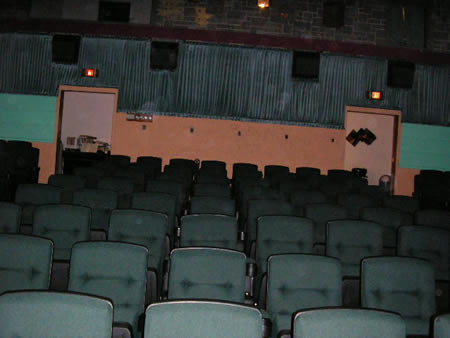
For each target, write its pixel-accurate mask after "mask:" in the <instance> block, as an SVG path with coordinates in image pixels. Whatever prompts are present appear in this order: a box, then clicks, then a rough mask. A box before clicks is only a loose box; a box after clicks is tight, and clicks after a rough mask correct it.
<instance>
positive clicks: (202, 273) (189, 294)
mask: <svg viewBox="0 0 450 338" xmlns="http://www.w3.org/2000/svg"><path fill="white" fill-rule="evenodd" d="M246 262H247V259H246V256H245V255H244V254H243V253H242V252H238V251H233V250H226V249H217V248H200V247H193V248H179V249H174V250H172V253H171V255H170V271H169V293H168V297H169V299H193V298H195V299H201V298H203V299H215V300H222V301H229V302H238V303H244V301H245V278H246Z"/></svg>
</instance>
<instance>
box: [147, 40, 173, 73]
mask: <svg viewBox="0 0 450 338" xmlns="http://www.w3.org/2000/svg"><path fill="white" fill-rule="evenodd" d="M177 63H178V43H177V42H166V41H152V51H151V55H150V68H151V69H166V70H175V69H176V68H177Z"/></svg>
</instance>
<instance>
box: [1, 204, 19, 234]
mask: <svg viewBox="0 0 450 338" xmlns="http://www.w3.org/2000/svg"><path fill="white" fill-rule="evenodd" d="M21 214H22V208H21V207H20V205H18V204H14V203H9V202H0V233H7V232H12V233H18V232H19V230H20V218H21Z"/></svg>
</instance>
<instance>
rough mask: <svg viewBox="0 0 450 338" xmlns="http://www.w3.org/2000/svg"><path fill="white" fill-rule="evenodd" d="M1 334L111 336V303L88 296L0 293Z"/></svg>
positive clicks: (39, 336) (104, 337)
mask: <svg viewBox="0 0 450 338" xmlns="http://www.w3.org/2000/svg"><path fill="white" fill-rule="evenodd" d="M0 313H1V316H0V336H1V337H33V338H47V337H96V338H110V337H111V333H112V322H113V305H112V303H111V302H110V301H109V300H106V299H102V298H97V297H92V296H88V295H80V294H70V293H56V292H41V291H29V292H12V293H6V294H4V295H2V296H0Z"/></svg>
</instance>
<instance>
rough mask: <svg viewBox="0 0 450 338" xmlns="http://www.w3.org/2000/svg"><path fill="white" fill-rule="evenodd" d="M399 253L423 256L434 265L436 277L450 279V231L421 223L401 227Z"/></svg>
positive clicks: (444, 279) (401, 254)
mask: <svg viewBox="0 0 450 338" xmlns="http://www.w3.org/2000/svg"><path fill="white" fill-rule="evenodd" d="M397 255H399V256H409V257H417V258H423V259H425V260H427V261H429V262H430V263H431V264H432V265H433V266H434V271H435V277H436V279H438V280H443V281H448V280H449V277H450V270H449V232H448V231H447V230H445V229H441V228H437V227H430V226H419V225H412V226H402V227H400V228H399V229H398V245H397Z"/></svg>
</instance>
